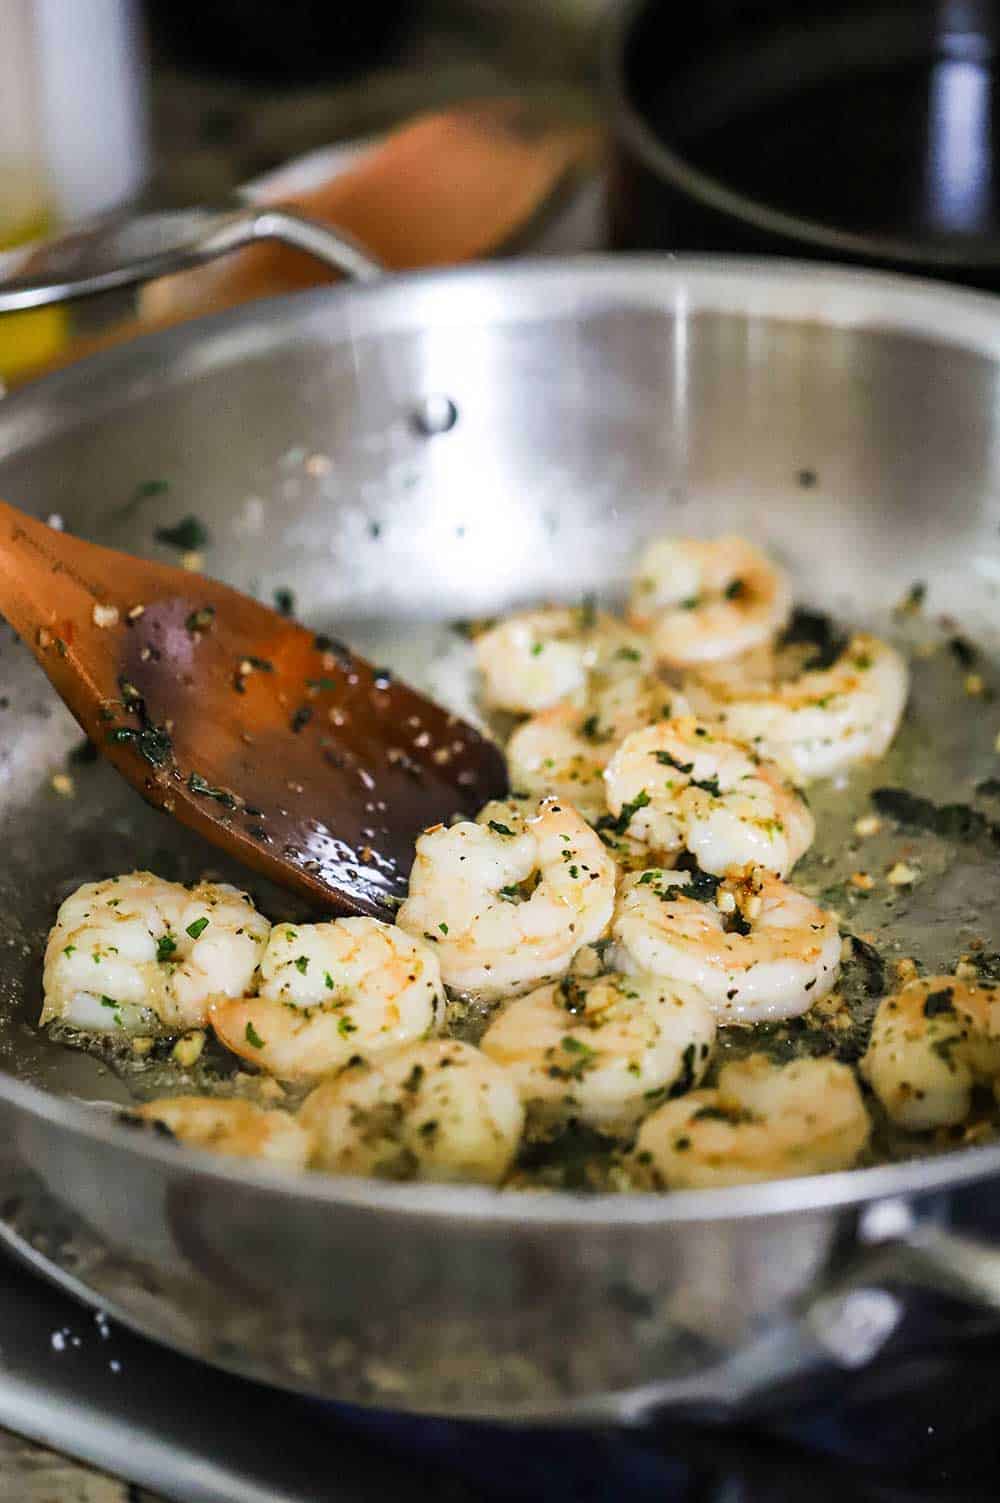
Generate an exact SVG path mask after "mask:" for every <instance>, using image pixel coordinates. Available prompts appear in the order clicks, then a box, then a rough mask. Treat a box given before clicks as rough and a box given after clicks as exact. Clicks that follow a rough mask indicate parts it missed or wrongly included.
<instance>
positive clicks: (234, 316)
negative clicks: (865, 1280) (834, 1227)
mask: <svg viewBox="0 0 1000 1503" xmlns="http://www.w3.org/2000/svg"><path fill="white" fill-rule="evenodd" d="M456 282H458V284H459V287H460V288H461V289H464V292H465V294H466V297H465V298H456V297H455V283H456ZM511 283H515V284H517V285H519V286H520V285H526V286H527V287H528V288H531V287H532V285H533V284H539V286H540V289H541V293H542V296H541V297H540V298H539V299H538V305H539V307H540V308H542V309H543V310H544V316H545V317H550V318H551V317H558V316H561V315H564V314H565V312H566V311H567V310H568V311H571V312H574V311H575V312H579V311H580V309H581V308H582V307H583V306H584V304H583V301H582V300H581V298H580V296H579V294H580V291H581V289H583V290H585V291H586V290H591V291H594V290H597V291H600V289H601V288H602V287H603V286H604V285H605V284H606V283H609V284H610V290H611V292H612V293H615V292H617V294H618V298H617V302H618V305H619V306H628V305H629V303H630V302H632V301H633V299H631V298H625V299H622V297H621V293H622V290H623V288H625V289H628V288H631V289H632V290H633V292H642V291H646V292H647V294H648V295H647V298H646V302H647V303H648V301H650V300H653V301H655V302H656V303H658V304H659V305H660V306H661V307H664V306H670V304H671V303H672V304H673V306H674V307H675V308H679V310H680V312H681V313H682V314H685V315H686V314H689V313H692V314H694V313H699V312H709V311H719V312H726V313H732V314H734V315H735V316H744V317H747V318H754V317H758V318H759V317H766V318H769V319H772V320H777V321H790V322H799V323H801V322H803V321H805V322H811V323H815V324H818V325H826V326H829V327H833V328H838V329H848V330H849V329H859V330H862V331H864V330H868V331H876V330H881V331H886V330H890V331H892V332H896V333H899V334H903V335H906V336H909V337H917V338H919V337H923V338H925V339H927V340H928V341H931V342H938V343H944V344H947V345H959V346H960V347H962V348H965V349H968V350H970V351H971V352H973V353H977V354H979V355H982V356H985V357H988V358H992V359H993V360H994V361H996V362H997V364H998V366H1000V299H998V298H997V297H994V296H992V295H991V294H988V293H983V292H977V291H970V290H967V289H965V288H959V287H953V286H950V285H948V284H945V283H940V282H935V281H932V280H929V279H924V278H918V277H911V276H907V275H902V274H899V273H890V272H876V271H868V270H858V269H854V268H849V267H841V266H836V265H830V264H824V263H817V262H802V261H796V260H792V259H779V258H766V259H765V258H760V257H741V256H726V257H724V256H668V255H662V254H640V255H622V254H618V255H614V256H609V255H596V256H580V257H561V258H555V259H552V258H549V259H542V258H525V259H523V260H518V261H516V262H510V263H507V264H505V265H499V266H496V265H486V266H484V265H471V266H465V267H458V268H443V269H435V270H431V271H424V272H414V273H407V274H405V275H399V276H393V277H392V278H391V279H387V280H386V281H383V282H375V283H371V284H367V285H364V286H361V285H357V284H353V285H340V286H334V287H322V288H318V289H313V290H310V291H306V292H300V293H292V294H286V295H284V296H281V297H276V298H269V299H263V300H260V301H258V302H255V303H252V304H249V305H244V306H242V307H237V308H235V309H230V310H227V311H225V312H222V313H218V314H214V315H211V316H210V317H207V318H201V319H196V320H191V321H188V322H186V323H184V324H181V325H178V326H177V327H176V328H173V329H168V330H166V331H161V332H158V333H151V334H147V335H144V336H142V337H141V338H139V339H136V340H132V341H130V342H129V343H128V344H126V345H123V346H120V347H116V348H113V349H109V350H105V351H102V352H100V353H98V354H96V355H93V356H90V357H89V358H88V359H86V360H83V361H79V362H76V363H74V364H72V365H69V366H66V367H64V368H63V369H62V370H59V371H56V372H54V373H52V374H51V375H49V376H46V377H43V378H41V379H40V380H38V381H35V382H31V383H29V384H28V385H27V386H25V387H22V388H20V389H18V390H17V391H15V392H13V393H11V394H10V395H9V396H7V397H5V398H4V399H3V401H2V403H0V437H2V436H3V430H4V428H5V427H6V424H7V420H8V419H12V420H13V424H14V428H15V441H14V446H13V448H12V449H10V450H7V451H6V454H5V457H10V456H12V454H13V453H15V452H16V451H17V449H18V448H21V449H23V450H25V451H28V452H30V450H31V448H32V447H34V443H33V442H32V441H31V439H30V437H29V440H28V442H26V443H21V444H18V443H17V433H16V427H17V421H18V419H19V417H20V416H21V414H22V411H26V412H27V413H28V414H29V415H30V413H31V410H32V408H34V407H36V406H37V405H38V404H39V403H40V404H41V406H42V408H43V410H44V407H45V405H46V402H47V400H48V399H49V398H56V399H58V398H61V397H64V396H65V395H66V394H67V393H69V394H72V392H73V390H74V389H75V388H77V387H78V386H79V384H80V382H81V380H82V381H83V383H84V385H86V386H89V387H91V388H93V387H94V386H95V385H96V384H97V381H98V380H99V379H100V380H104V381H105V383H106V382H107V380H108V378H111V379H113V378H114V377H115V376H116V375H126V376H127V375H128V374H130V371H129V367H131V366H133V365H135V364H138V365H139V366H140V368H142V371H143V380H142V386H144V387H145V386H146V385H147V383H148V379H149V378H148V367H146V366H145V365H144V361H143V357H146V356H149V355H151V354H152V353H153V352H156V354H157V355H158V356H160V357H161V358H162V357H163V356H164V355H170V354H171V353H172V352H175V351H182V350H184V349H185V348H189V347H192V346H193V347H195V348H197V347H199V346H201V350H200V353H201V355H202V360H203V362H204V361H206V360H207V357H208V355H209V354H210V353H211V352H210V350H209V338H210V336H214V341H215V343H216V344H217V345H218V346H219V356H220V363H226V362H227V361H228V360H231V359H233V358H245V356H246V353H247V352H246V350H245V349H239V350H234V348H233V344H232V342H231V341H229V340H228V338H227V336H228V335H229V334H230V332H231V331H233V330H234V329H236V330H239V329H241V328H242V326H243V325H244V324H246V325H247V326H248V327H249V328H252V326H253V325H254V324H255V323H256V324H259V325H262V326H263V327H264V329H265V330H266V329H267V328H268V326H269V325H271V324H273V323H275V322H277V323H278V324H279V325H280V324H281V323H282V322H283V321H284V320H285V319H289V320H290V321H291V322H292V323H294V324H297V325H299V326H301V328H302V331H303V333H305V332H307V331H308V328H309V325H310V323H311V322H312V321H313V318H314V317H316V316H319V315H328V314H329V311H330V309H331V308H332V309H334V310H336V311H339V312H340V313H341V314H342V317H341V318H340V319H339V320H338V319H336V318H335V319H334V320H333V324H332V326H331V324H330V319H329V317H328V316H327V317H326V319H325V321H324V333H325V335H326V336H327V338H329V337H330V336H331V335H336V334H337V333H342V334H345V335H347V336H351V337H353V336H354V335H356V334H358V333H366V334H367V333H379V332H384V331H385V329H386V328H388V327H392V328H395V329H400V328H403V329H405V328H423V327H425V326H426V318H425V316H424V315H425V312H426V309H427V306H428V304H433V303H434V302H435V300H437V301H439V302H440V304H441V306H442V309H443V310H445V311H446V314H447V317H446V319H445V320H444V322H448V321H451V322H459V323H460V322H461V321H462V315H463V308H464V306H465V304H466V300H467V298H468V296H469V295H471V296H472V297H473V298H475V296H476V293H477V291H478V292H480V294H481V291H482V286H483V284H485V287H486V288H487V289H489V288H491V286H492V285H494V284H500V295H499V296H497V297H496V298H495V299H490V298H487V299H486V306H485V309H484V311H485V312H486V313H487V314H488V315H489V316H490V321H491V322H496V323H500V324H502V323H505V322H506V323H510V322H517V321H521V319H522V317H524V318H530V317H532V316H534V315H533V314H531V313H529V314H527V315H523V314H521V313H520V312H519V310H515V308H514V300H513V299H512V298H510V297H509V296H506V295H504V294H503V288H504V287H507V286H509V284H511ZM414 292H416V294H417V296H414V295H413V294H414ZM713 292H714V293H715V295H716V296H715V298H714V299H713V297H712V294H713ZM735 292H738V293H739V297H738V299H737V300H736V302H735V303H734V301H733V299H732V294H733V293H735ZM754 292H757V293H758V294H761V296H762V300H761V301H758V302H755V300H754V297H753V293H754ZM726 293H728V294H729V295H728V296H724V295H723V294H726ZM421 294H423V295H421ZM362 300H363V301H364V302H365V303H367V304H368V305H369V306H372V305H375V306H376V312H378V311H379V310H378V307H377V305H378V304H382V305H383V307H382V309H381V318H380V319H379V320H376V322H375V326H374V328H368V327H366V328H365V329H364V330H361V329H359V327H358V325H357V322H356V320H355V318H354V317H353V316H352V315H353V309H354V305H355V304H356V303H359V302H361V301H362ZM478 301H479V303H480V304H481V302H482V298H481V296H480V298H479V300H478ZM781 303H784V304H785V307H784V311H781V309H780V307H779V306H777V305H778V304H781ZM636 305H638V304H636ZM594 306H595V307H598V308H600V307H607V306H608V304H607V303H604V304H602V303H600V301H599V300H598V301H597V303H596V304H594ZM400 314H403V315H404V317H402V318H401V317H400ZM838 315H839V316H838ZM338 325H339V327H338ZM206 368H208V366H207V364H205V363H203V364H202V365H201V366H200V369H206ZM81 373H82V374H81ZM998 374H1000V371H998ZM139 395H140V396H141V395H143V393H141V392H140V393H139ZM145 395H146V397H147V399H148V396H149V392H148V391H147V392H146V393H145ZM127 399H128V394H127V393H125V395H124V397H123V401H124V400H127ZM64 422H65V426H66V427H67V428H72V427H73V426H74V424H73V422H72V419H71V418H70V419H69V420H68V421H66V420H65V419H64ZM47 431H49V430H48V428H47V426H46V432H47ZM37 441H44V438H42V439H41V440H37ZM0 1102H2V1103H5V1104H6V1105H9V1106H10V1108H11V1109H12V1111H13V1112H15V1113H17V1114H24V1115H25V1116H28V1117H30V1118H34V1119H35V1120H37V1121H39V1122H42V1123H44V1124H46V1126H47V1127H49V1128H55V1129H57V1130H60V1131H69V1132H72V1133H73V1134H74V1136H75V1137H76V1138H78V1139H79V1138H81V1137H82V1138H84V1139H88V1140H90V1141H93V1142H95V1143H98V1144H102V1145H104V1146H106V1147H108V1148H109V1149H111V1150H114V1151H118V1152H121V1153H123V1154H126V1155H132V1156H133V1158H135V1159H138V1160H140V1161H144V1162H148V1161H149V1160H153V1161H154V1162H156V1163H157V1164H161V1165H162V1166H163V1167H164V1168H165V1169H167V1170H170V1169H173V1170H179V1171H182V1172H183V1173H184V1174H186V1175H188V1176H193V1177H195V1178H196V1179H198V1180H199V1181H200V1182H201V1183H202V1184H203V1185H205V1186H206V1188H207V1187H210V1186H218V1187H219V1188H222V1189H224V1188H226V1187H227V1186H228V1187H244V1188H249V1187H255V1188H257V1189H259V1190H260V1191H261V1192H262V1193H266V1194H268V1195H271V1196H275V1197H278V1198H283V1199H292V1200H298V1201H300V1202H305V1203H306V1204H310V1205H312V1206H313V1207H314V1208H315V1209H317V1210H319V1209H321V1208H329V1209H331V1210H332V1209H334V1208H336V1207H338V1206H340V1207H343V1208H345V1209H346V1208H350V1209H356V1210H369V1211H372V1212H374V1213H379V1214H382V1215H413V1214H418V1213H419V1214H420V1215H421V1216H422V1217H424V1218H428V1219H429V1218H433V1219H436V1220H442V1221H455V1220H460V1221H462V1220H464V1221H467V1222H472V1223H487V1224H498V1225H503V1226H510V1227H515V1226H519V1225H520V1226H523V1225H530V1226H532V1227H544V1226H573V1227H619V1226H620V1227H623V1228H627V1227H632V1226H640V1225H650V1224H661V1225H664V1226H667V1225H670V1224H673V1223H677V1224H684V1223H718V1222H725V1221H745V1220H749V1219H754V1218H756V1217H758V1216H771V1215H796V1214H810V1213H816V1214H819V1213H822V1212H825V1211H827V1210H833V1209H836V1208H839V1207H850V1206H857V1207H861V1206H864V1205H865V1204H867V1203H869V1202H871V1201H873V1200H881V1199H886V1198H896V1197H899V1198H906V1197H910V1196H914V1195H917V1196H920V1195H930V1194H933V1193H936V1192H940V1191H945V1190H951V1189H956V1188H958V1187H960V1186H964V1185H968V1184H972V1183H976V1182H978V1181H980V1180H985V1179H989V1178H991V1177H994V1176H998V1175H1000V1143H996V1144H993V1145H991V1146H988V1147H979V1148H966V1149H960V1150H955V1151H953V1152H950V1153H942V1154H939V1155H934V1156H931V1157H927V1158H918V1159H914V1160H907V1161H905V1162H903V1163H898V1164H885V1165H878V1166H875V1167H872V1168H863V1169H853V1170H846V1171H842V1172H839V1173H835V1174H825V1175H815V1176H811V1177H805V1178H798V1179H782V1180H773V1181H768V1182H764V1183H761V1184H751V1185H746V1186H732V1187H728V1188H724V1189H713V1190H682V1191H673V1192H670V1193H658V1192H652V1191H634V1192H630V1193H624V1194H623V1193H618V1194H599V1195H581V1194H576V1193H573V1192H570V1191H565V1190H552V1191H547V1192H545V1193H544V1194H540V1195H528V1194H518V1193H517V1192H509V1191H507V1192H504V1191H497V1190H494V1189H490V1188H486V1187H483V1186H478V1185H464V1184H455V1185H451V1184H434V1183H428V1182H423V1183H418V1184H406V1185H398V1184H391V1183H387V1182H386V1181H384V1180H377V1179H361V1178H358V1179H350V1178H346V1177H345V1178H337V1177H335V1176H332V1175H322V1174H319V1173H309V1172H307V1171H302V1170H290V1169H282V1168H277V1167H274V1168H272V1167H269V1166H264V1165H261V1164H257V1163H253V1162H251V1161H246V1160H234V1159H227V1158H226V1157H225V1156H224V1155H218V1154H211V1153H209V1152H207V1151H206V1150H203V1149H193V1148H187V1147H185V1146H183V1145H177V1144H173V1143H167V1142H163V1141H160V1140H158V1139H156V1138H154V1137H152V1136H151V1135H150V1136H149V1137H147V1136H146V1135H145V1134H137V1133H135V1132H134V1131H130V1130H126V1129H123V1128H122V1127H121V1125H120V1124H118V1123H116V1121H115V1120H114V1116H113V1115H112V1114H111V1113H106V1112H103V1111H101V1110H94V1108H93V1107H92V1106H88V1105H87V1104H85V1103H82V1102H79V1101H76V1100H74V1099H72V1098H69V1097H59V1096H55V1095H52V1094H50V1093H49V1092H47V1091H45V1090H44V1089H43V1088H42V1087H41V1086H36V1085H32V1084H31V1083H30V1082H27V1081H21V1080H17V1079H16V1078H15V1077H13V1076H10V1075H7V1074H5V1073H4V1072H2V1071H0Z"/></svg>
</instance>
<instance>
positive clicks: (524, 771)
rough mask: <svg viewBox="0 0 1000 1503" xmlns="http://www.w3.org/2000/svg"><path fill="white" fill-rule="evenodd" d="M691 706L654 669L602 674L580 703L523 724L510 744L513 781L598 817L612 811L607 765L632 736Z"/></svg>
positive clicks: (566, 702)
mask: <svg viewBox="0 0 1000 1503" xmlns="http://www.w3.org/2000/svg"><path fill="white" fill-rule="evenodd" d="M687 710H688V705H687V701H686V700H685V699H684V697H683V695H681V694H680V693H678V691H677V690H676V689H671V688H670V687H669V686H668V685H667V684H665V683H664V682H663V681H662V679H659V678H656V677H655V676H652V675H650V674H631V675H628V676H627V677H625V678H621V679H605V678H600V679H599V680H598V681H597V683H596V684H595V685H594V686H592V687H591V689H590V690H589V691H588V693H587V694H586V695H584V696H581V698H580V701H579V702H578V701H577V700H563V701H562V702H561V703H560V704H557V705H553V706H552V708H551V709H549V710H543V711H542V712H541V714H539V715H534V716H532V718H531V719H530V720H526V721H525V722H524V723H523V724H522V725H520V726H518V728H517V729H516V730H515V731H514V733H513V735H512V736H511V738H510V740H509V741H508V743H507V767H508V772H509V775H510V781H511V786H512V787H513V788H516V789H518V790H519V791H520V792H523V793H529V794H534V795H535V796H536V797H543V796H544V795H545V794H548V793H553V794H556V795H557V796H558V797H560V798H565V799H568V800H569V801H570V802H571V803H572V804H573V806H574V807H575V808H576V809H578V810H579V812H580V813H581V814H582V815H583V817H584V818H585V819H589V820H597V819H599V818H601V817H602V816H603V815H604V814H605V813H606V812H607V799H606V790H605V783H604V769H605V768H606V767H607V765H608V763H609V762H610V760H611V758H612V756H613V755H614V753H615V751H616V750H617V748H618V747H619V746H620V745H621V743H622V742H623V741H624V740H625V738H626V736H629V735H631V734H632V732H633V731H637V730H640V729H641V728H642V727H643V726H647V725H652V724H654V723H655V722H656V721H660V720H666V719H669V718H670V717H671V716H676V715H684V714H686V713H687Z"/></svg>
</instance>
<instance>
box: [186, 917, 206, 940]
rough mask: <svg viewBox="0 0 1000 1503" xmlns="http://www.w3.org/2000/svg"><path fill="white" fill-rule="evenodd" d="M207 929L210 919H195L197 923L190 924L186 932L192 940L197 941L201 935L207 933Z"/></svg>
mask: <svg viewBox="0 0 1000 1503" xmlns="http://www.w3.org/2000/svg"><path fill="white" fill-rule="evenodd" d="M207 928H208V919H207V918H199V919H195V921H194V923H193V924H188V926H187V929H186V930H185V931H184V932H185V933H186V934H190V936H191V938H192V939H197V938H198V936H199V935H201V934H204V932H205V930H206V929H207Z"/></svg>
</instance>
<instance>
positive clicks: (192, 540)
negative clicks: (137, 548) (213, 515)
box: [153, 516, 211, 553]
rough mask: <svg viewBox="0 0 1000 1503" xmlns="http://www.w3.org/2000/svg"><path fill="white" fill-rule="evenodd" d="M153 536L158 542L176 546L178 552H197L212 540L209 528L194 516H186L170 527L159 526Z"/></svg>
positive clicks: (170, 546)
mask: <svg viewBox="0 0 1000 1503" xmlns="http://www.w3.org/2000/svg"><path fill="white" fill-rule="evenodd" d="M153 536H154V537H155V538H156V541H157V542H158V543H164V544H165V545H166V546H167V547H168V548H176V549H177V551H178V553H195V552H197V551H198V549H200V548H205V547H207V546H208V544H209V543H210V542H211V537H210V535H209V531H208V528H207V527H206V526H205V524H204V522H201V521H199V519H198V518H197V517H194V516H187V517H184V518H183V520H182V521H180V522H175V523H174V524H173V526H170V527H157V528H156V530H155V532H154V534H153Z"/></svg>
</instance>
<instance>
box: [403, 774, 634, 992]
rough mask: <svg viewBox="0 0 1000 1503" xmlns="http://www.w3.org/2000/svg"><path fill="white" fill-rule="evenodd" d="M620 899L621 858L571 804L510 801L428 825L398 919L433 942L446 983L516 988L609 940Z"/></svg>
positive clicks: (558, 971) (555, 972)
mask: <svg viewBox="0 0 1000 1503" xmlns="http://www.w3.org/2000/svg"><path fill="white" fill-rule="evenodd" d="M614 900H615V865H614V861H613V860H612V858H611V857H610V855H609V854H608V852H607V851H606V850H605V848H604V846H603V845H602V843H601V841H600V839H599V838H598V836H597V835H596V834H595V833H594V831H593V830H592V829H591V828H590V826H589V825H588V824H587V823H586V821H585V820H584V819H582V818H581V816H580V815H579V814H578V813H577V811H576V810H575V809H574V808H573V807H572V805H570V804H568V803H566V802H565V801H564V800H562V799H558V798H546V799H542V801H541V802H540V803H539V804H537V806H536V805H534V804H532V803H528V804H526V805H524V806H519V805H517V804H516V803H511V802H505V803H502V804H501V803H497V804H491V805H487V806H486V808H485V809H484V810H482V811H481V813H480V815H479V816H478V819H477V820H476V821H475V822H472V821H468V820H463V821H461V822H460V823H459V824H455V825H451V826H445V825H437V826H435V827H433V828H432V829H430V830H425V832H424V833H423V835H421V836H420V838H419V839H418V841H417V854H416V860H415V861H414V863H413V870H412V872H411V874H410V889H409V896H408V897H407V899H406V901H405V903H404V904H403V905H402V907H401V908H400V910H399V913H398V915H397V922H398V923H399V925H400V926H401V927H402V928H403V929H405V930H406V931H407V932H408V933H410V934H414V935H417V936H418V937H420V938H423V939H425V940H427V941H429V942H430V943H432V944H433V945H434V947H435V952H436V954H437V957H438V961H439V962H440V966H441V975H442V977H443V979H444V981H445V984H446V985H447V986H450V987H454V988H455V989H456V990H458V991H463V992H470V993H474V994H476V995H478V996H480V997H484V998H491V997H501V996H513V995H515V994H516V993H518V992H522V991H527V990H530V989H531V988H532V987H534V986H539V985H541V983H542V982H544V981H548V980H555V979H557V978H558V977H559V976H561V975H562V974H563V973H564V972H565V971H566V970H567V968H568V966H569V963H570V961H571V960H572V958H573V955H574V954H575V952H576V951H577V950H579V949H580V947H581V946H582V945H588V944H592V943H593V942H594V941H595V940H598V939H600V938H601V937H602V936H603V934H604V932H605V930H606V929H607V926H608V924H609V923H610V920H611V913H612V909H613V907H614Z"/></svg>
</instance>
